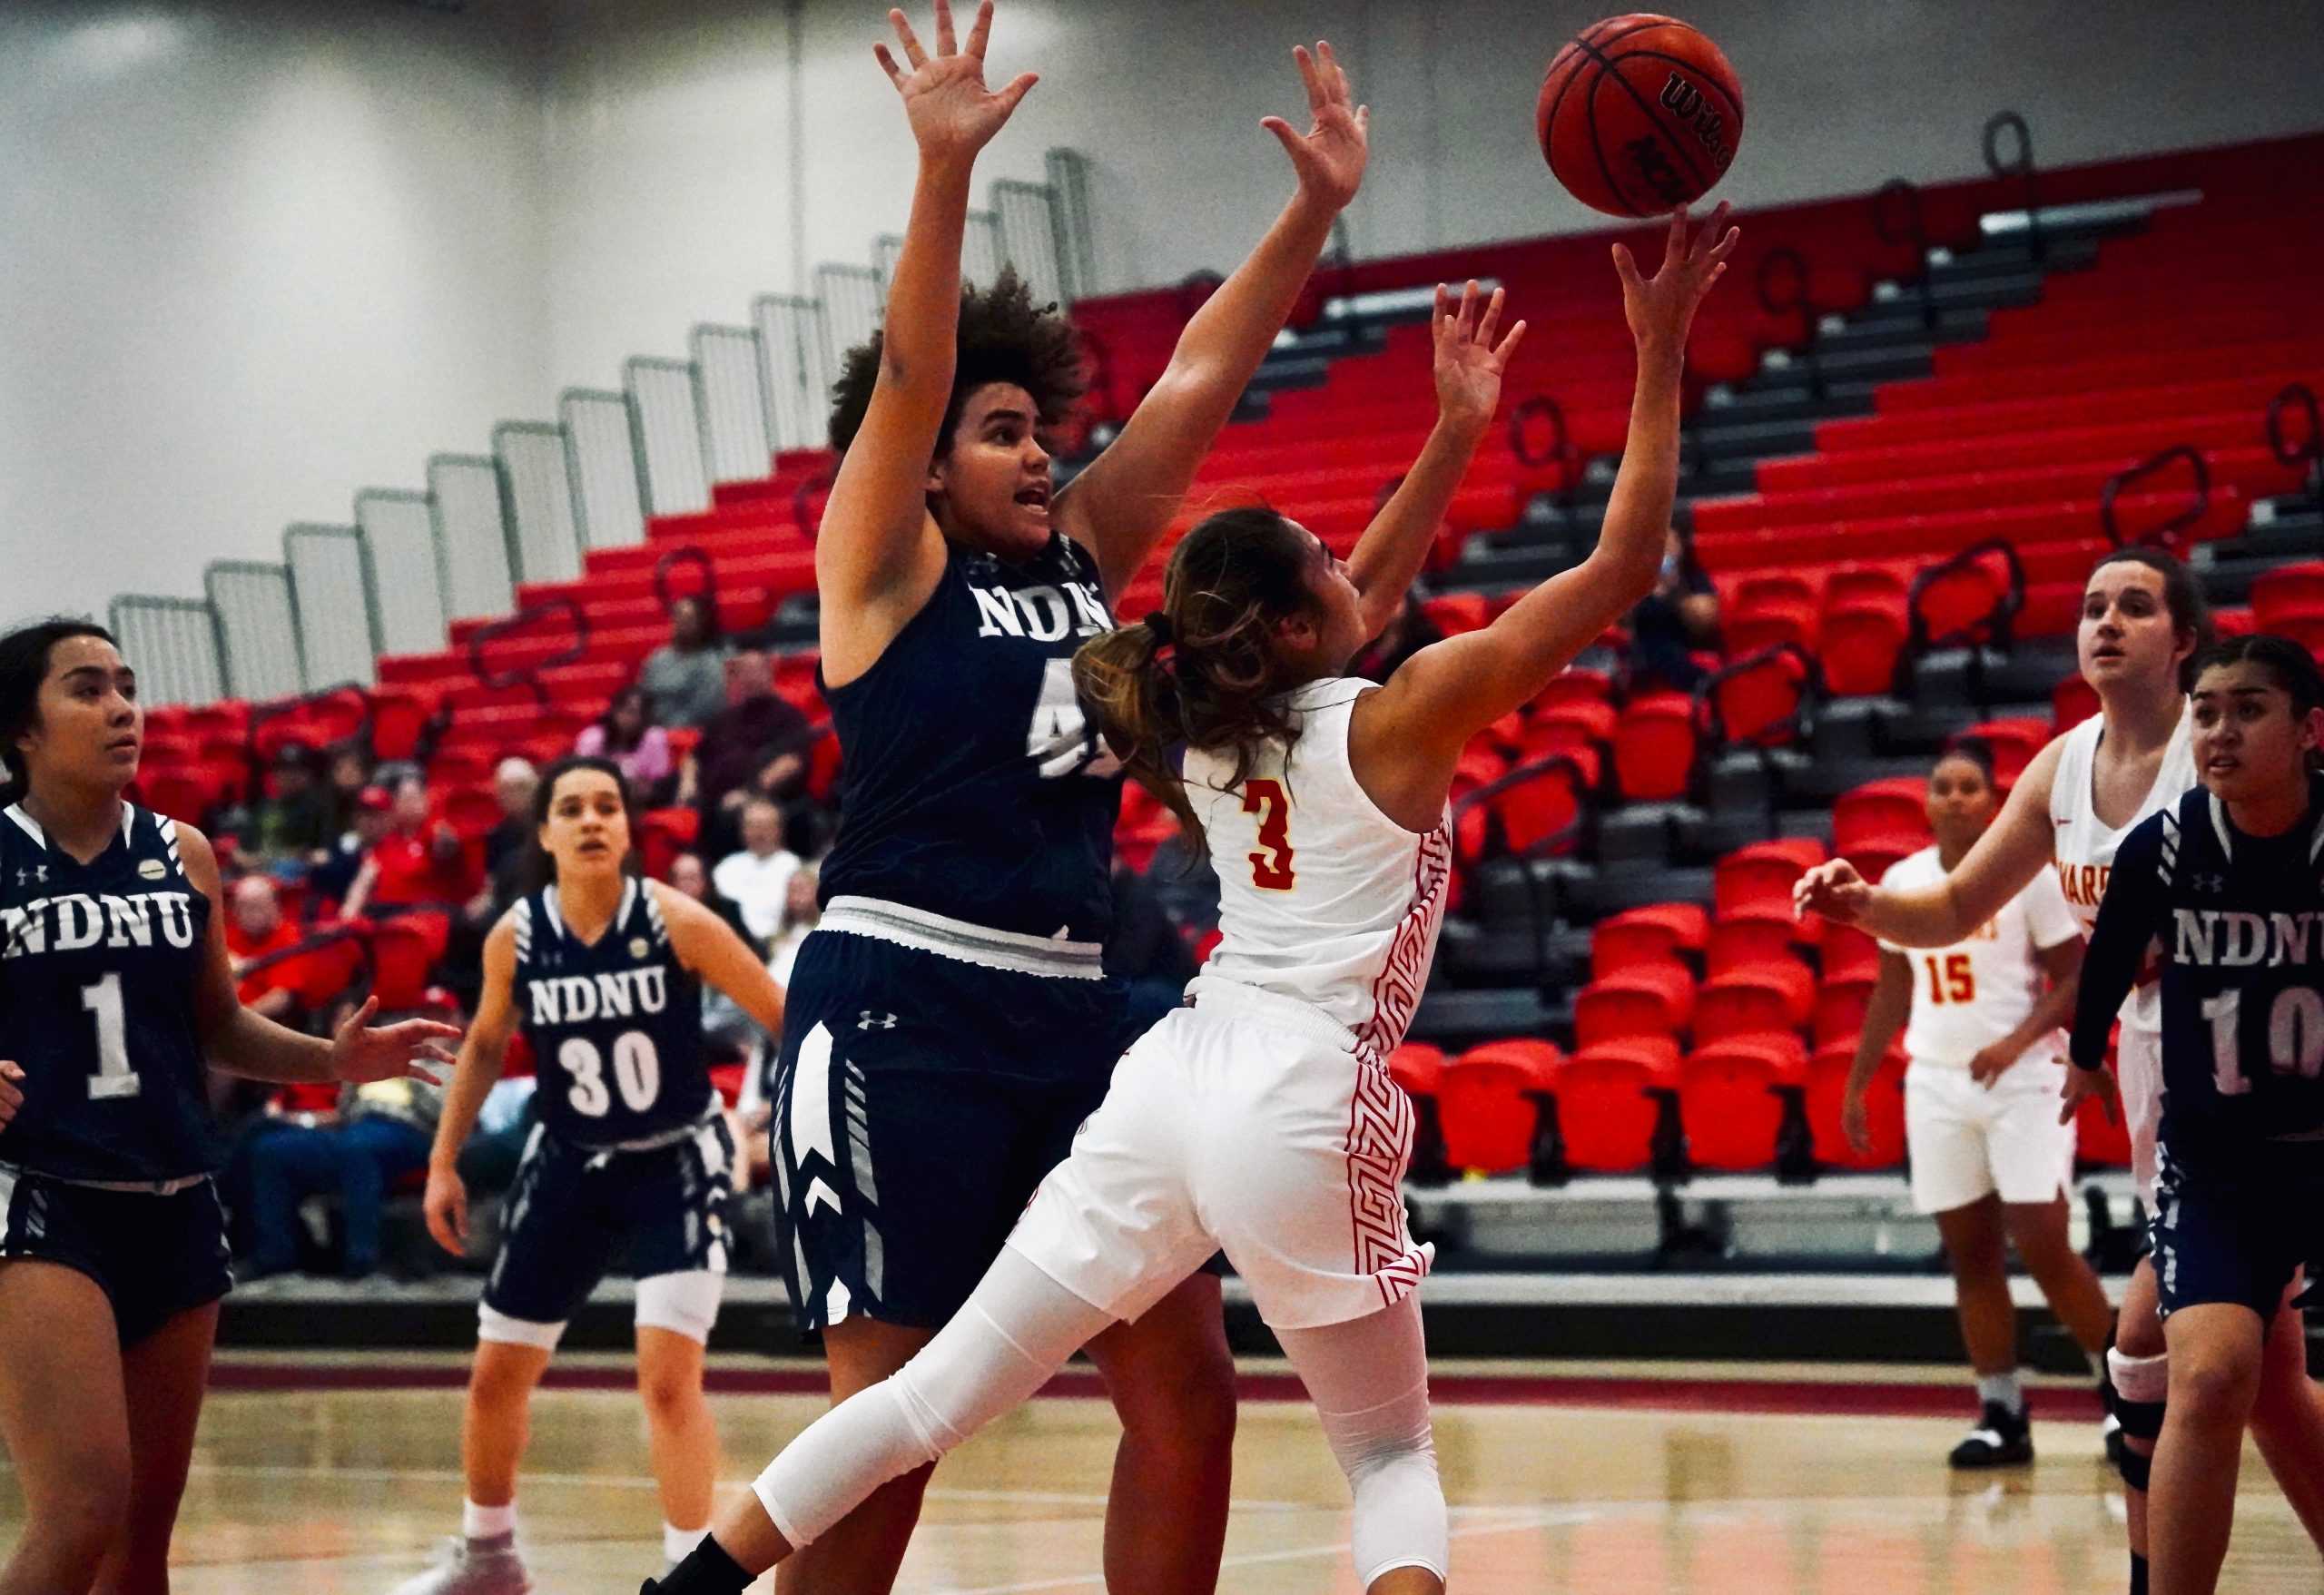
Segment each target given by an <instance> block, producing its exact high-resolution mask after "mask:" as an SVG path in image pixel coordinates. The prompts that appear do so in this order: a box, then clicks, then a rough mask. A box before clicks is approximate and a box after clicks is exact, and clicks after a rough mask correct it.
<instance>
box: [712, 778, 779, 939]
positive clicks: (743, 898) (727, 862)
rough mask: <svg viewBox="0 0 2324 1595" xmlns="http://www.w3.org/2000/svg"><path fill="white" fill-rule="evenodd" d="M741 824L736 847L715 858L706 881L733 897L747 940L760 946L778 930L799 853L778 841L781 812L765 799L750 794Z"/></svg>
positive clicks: (744, 807)
mask: <svg viewBox="0 0 2324 1595" xmlns="http://www.w3.org/2000/svg"><path fill="white" fill-rule="evenodd" d="M742 826H743V847H742V851H741V852H734V853H730V854H728V855H727V856H726V857H725V858H723V859H721V860H719V861H718V867H717V868H716V869H714V870H713V871H711V872H710V881H711V884H712V885H714V886H715V887H717V888H718V890H719V891H720V892H721V893H723V894H724V895H725V896H727V897H731V898H733V899H734V902H735V906H737V907H738V908H740V909H741V910H742V911H743V924H745V925H747V926H749V927H750V931H751V939H752V940H753V941H754V942H755V943H756V944H757V945H759V946H761V947H765V946H768V945H769V944H770V943H772V942H773V940H774V937H775V932H776V931H778V930H782V929H783V902H784V899H785V895H786V893H787V892H788V891H789V890H790V887H791V877H792V876H793V875H795V874H797V873H798V871H799V867H800V864H799V855H798V854H797V853H794V852H791V851H790V850H789V849H788V848H786V847H784V846H783V811H782V810H781V809H778V808H776V807H775V806H774V804H773V803H772V802H769V801H768V800H767V799H765V798H763V797H762V798H753V799H751V800H750V801H749V802H747V803H745V804H744V805H743V820H742Z"/></svg>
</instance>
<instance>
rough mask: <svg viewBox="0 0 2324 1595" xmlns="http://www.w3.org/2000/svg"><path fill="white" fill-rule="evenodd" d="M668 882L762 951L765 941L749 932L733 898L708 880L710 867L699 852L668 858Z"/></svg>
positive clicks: (753, 946)
mask: <svg viewBox="0 0 2324 1595" xmlns="http://www.w3.org/2000/svg"><path fill="white" fill-rule="evenodd" d="M670 884H671V885H672V886H673V887H675V889H676V890H678V891H683V892H684V893H685V894H686V895H687V896H688V897H691V898H692V899H694V901H696V902H698V903H700V904H702V906H703V907H704V908H706V909H708V910H709V911H711V912H712V913H714V914H716V915H717V916H718V917H719V918H720V919H722V920H724V921H726V923H727V925H728V926H729V927H730V928H731V929H732V930H734V934H735V935H737V936H740V937H741V938H742V939H743V941H744V942H746V943H748V944H749V945H750V946H751V947H752V948H753V949H755V950H759V951H761V952H763V951H764V950H766V944H765V943H764V942H763V941H761V940H758V939H757V938H756V937H754V936H753V935H752V934H751V928H750V926H749V925H748V924H746V923H744V922H743V911H742V909H741V908H740V907H739V906H737V905H736V903H735V901H734V899H733V898H731V897H728V896H727V895H726V894H725V893H724V892H723V891H719V890H718V888H717V887H715V886H714V885H712V884H711V883H710V868H709V866H708V865H706V864H704V862H703V861H702V855H701V854H700V853H680V854H679V855H678V856H677V857H676V858H675V859H672V860H671V861H670Z"/></svg>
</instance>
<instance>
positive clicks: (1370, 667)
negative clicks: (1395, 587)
mask: <svg viewBox="0 0 2324 1595" xmlns="http://www.w3.org/2000/svg"><path fill="white" fill-rule="evenodd" d="M1443 640H1444V634H1443V631H1441V630H1439V629H1438V627H1437V625H1436V622H1434V621H1433V620H1431V619H1430V618H1429V617H1428V611H1426V610H1425V609H1423V608H1422V607H1421V606H1420V596H1419V595H1418V594H1417V593H1414V592H1412V591H1409V590H1407V591H1406V592H1405V594H1404V603H1403V608H1401V609H1399V610H1397V611H1396V613H1395V615H1394V617H1393V618H1392V619H1391V620H1390V621H1389V622H1388V624H1387V625H1386V627H1385V628H1384V629H1383V630H1382V632H1381V633H1380V635H1378V636H1376V637H1374V638H1373V639H1372V643H1371V645H1370V646H1369V647H1367V648H1365V649H1364V651H1363V652H1362V653H1360V654H1358V655H1356V656H1355V657H1354V659H1352V660H1350V661H1349V662H1348V667H1347V673H1348V674H1350V675H1360V676H1362V677H1364V680H1366V681H1386V680H1387V679H1388V678H1389V677H1390V676H1392V675H1393V674H1396V671H1397V670H1398V668H1399V667H1401V666H1402V665H1403V662H1404V661H1405V660H1407V659H1409V658H1411V657H1412V656H1413V655H1415V654H1417V653H1419V652H1420V651H1421V650H1422V649H1423V648H1425V647H1427V646H1428V645H1430V644H1431V643H1441V642H1443Z"/></svg>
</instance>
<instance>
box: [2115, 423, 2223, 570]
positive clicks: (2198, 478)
mask: <svg viewBox="0 0 2324 1595" xmlns="http://www.w3.org/2000/svg"><path fill="white" fill-rule="evenodd" d="M2181 460H2184V461H2185V462H2186V464H2187V468H2188V470H2189V472H2190V475H2191V482H2190V489H2191V497H2190V498H2189V499H2188V501H2187V507H2185V508H2184V509H2181V510H2178V511H2176V512H2174V513H2173V514H2171V516H2169V517H2166V518H2165V519H2163V520H2162V521H2161V522H2160V523H2158V524H2157V525H2154V526H2151V527H2145V528H2143V529H2142V530H2140V531H2139V532H2137V533H2136V534H2135V535H2133V536H2132V537H2124V536H2123V535H2122V519H2121V517H2119V516H2118V515H2117V514H2116V513H2115V511H2116V501H2117V500H2119V499H2120V498H2121V497H2122V493H2123V490H2124V489H2125V488H2128V487H2133V486H2136V485H2139V484H2142V483H2144V482H2145V481H2146V479H2147V478H2150V477H2155V476H2160V475H2161V474H2162V472H2164V471H2166V470H2168V469H2170V468H2171V466H2172V465H2174V464H2176V463H2177V462H2179V461H2181ZM2210 509H2211V461H2209V460H2207V459H2205V458H2203V455H2202V451H2201V449H2199V448H2195V447H2194V446H2193V445H2191V444H2187V443H2176V444H2173V445H2171V447H2170V448H2165V449H2163V450H2162V451H2161V452H2160V453H2156V454H2151V455H2149V456H2147V457H2146V458H2144V459H2142V460H2141V461H2139V463H2138V464H2136V465H2134V466H2131V467H2129V468H2125V469H2122V470H2119V471H2116V472H2115V473H2114V474H2113V475H2112V476H2111V477H2109V478H2106V485H2105V486H2104V487H2101V488H2099V489H2098V524H2099V526H2100V527H2102V528H2104V530H2105V533H2106V540H2107V541H2108V542H2110V543H2112V544H2113V545H2114V546H2115V547H2117V548H2122V547H2126V546H2129V545H2131V544H2132V543H2141V544H2152V545H2153V546H2157V547H2162V548H2168V549H2170V550H2171V552H2172V553H2174V554H2175V553H2178V552H2179V551H2180V543H2181V533H2183V532H2185V531H2186V530H2187V529H2188V528H2189V527H2192V526H2194V525H2195V524H2196V523H2197V522H2198V521H2200V520H2201V519H2202V518H2203V517H2204V515H2205V514H2206V513H2208V512H2209V510H2210Z"/></svg>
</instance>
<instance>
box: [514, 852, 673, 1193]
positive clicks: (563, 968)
mask: <svg viewBox="0 0 2324 1595" xmlns="http://www.w3.org/2000/svg"><path fill="white" fill-rule="evenodd" d="M508 915H509V919H510V921H511V922H512V923H513V924H514V925H515V927H516V932H517V983H516V989H515V990H514V991H513V992H512V993H511V999H512V1000H513V1001H514V1002H515V1003H516V1005H517V1020H518V1022H519V1023H520V1024H521V1025H522V1026H523V1027H524V1030H525V1036H526V1039H527V1040H529V1041H530V1042H531V1043H532V1045H533V1068H534V1070H535V1072H536V1073H537V1074H538V1075H539V1077H540V1089H539V1091H538V1093H537V1095H536V1096H535V1098H534V1101H535V1103H536V1111H537V1112H538V1114H539V1115H540V1120H541V1123H542V1124H544V1125H546V1126H547V1128H548V1132H549V1134H551V1135H553V1136H556V1137H560V1138H562V1139H564V1140H566V1141H570V1142H572V1143H573V1144H574V1145H576V1146H579V1147H615V1146H620V1145H622V1144H624V1143H625V1142H629V1141H640V1140H645V1139H646V1138H647V1137H653V1136H658V1135H661V1134H663V1133H664V1132H665V1131H668V1130H674V1129H678V1128H680V1127H684V1126H686V1125H690V1124H692V1123H694V1121H695V1120H697V1119H699V1118H700V1117H702V1116H703V1115H704V1113H706V1112H708V1111H709V1108H710V1101H711V1094H712V1092H711V1085H710V1069H709V1065H708V1063H707V1062H706V1061H705V1060H704V1056H703V1049H702V985H701V982H699V981H698V980H695V979H694V976H693V975H692V974H690V973H689V972H687V970H686V968H685V966H684V964H682V963H680V962H679V961H678V953H677V950H676V949H675V948H674V947H672V946H671V945H670V930H669V927H668V926H667V925H666V924H665V923H664V922H663V920H662V905H661V904H660V903H658V902H656V901H655V900H654V893H653V891H651V890H650V889H649V888H648V887H646V886H645V884H644V883H643V882H642V881H636V880H632V881H629V882H628V883H627V884H626V885H625V887H624V888H623V889H622V897H621V907H620V908H618V909H617V910H615V912H614V917H613V922H612V923H611V924H609V925H607V926H606V930H605V934H603V935H602V936H599V937H598V938H597V940H596V941H595V942H594V943H584V942H583V941H581V940H580V939H579V938H577V937H576V936H575V935H574V934H573V932H572V930H570V929H569V928H568V927H567V926H566V923H565V918H564V916H563V915H562V914H560V913H559V912H558V911H557V901H556V887H554V886H551V887H548V888H547V889H546V890H544V891H537V892H535V893H533V894H532V895H531V896H529V897H525V898H520V899H518V900H517V903H516V906H514V907H513V908H511V909H510V910H509V911H508Z"/></svg>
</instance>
